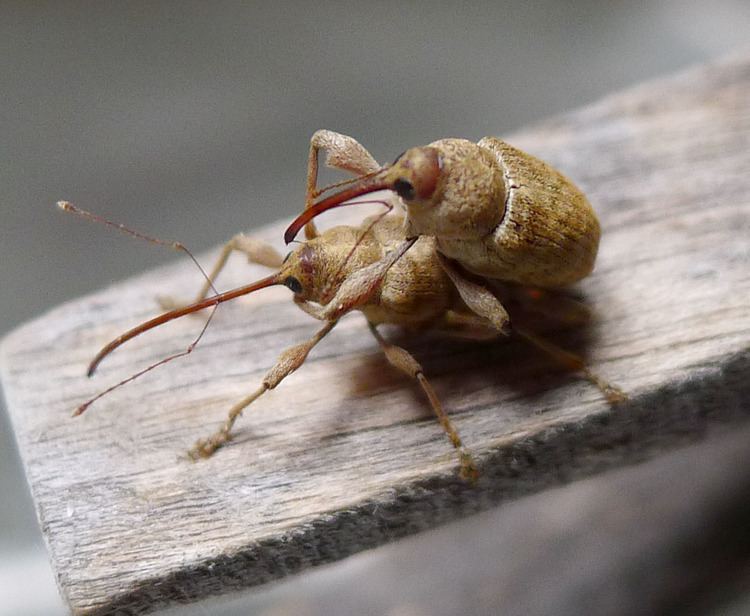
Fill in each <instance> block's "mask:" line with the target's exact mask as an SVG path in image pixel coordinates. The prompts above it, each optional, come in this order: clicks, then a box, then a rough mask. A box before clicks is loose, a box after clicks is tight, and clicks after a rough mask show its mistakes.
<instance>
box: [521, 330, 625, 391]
mask: <svg viewBox="0 0 750 616" xmlns="http://www.w3.org/2000/svg"><path fill="white" fill-rule="evenodd" d="M513 331H515V332H516V333H517V334H518V335H519V336H521V337H522V338H524V339H525V340H527V341H528V342H530V343H531V344H532V345H534V346H535V347H536V348H538V349H539V350H541V351H544V353H546V354H547V355H549V356H550V357H552V358H553V359H554V360H555V361H557V362H558V363H560V364H562V365H563V366H565V367H566V368H568V369H569V370H571V371H574V372H579V373H580V374H582V375H583V376H584V378H585V379H586V380H588V381H589V382H591V383H593V384H594V385H596V387H597V388H599V390H600V391H601V392H602V394H604V397H605V398H606V399H607V402H609V403H610V404H618V403H619V402H624V401H625V400H627V399H628V396H627V394H626V393H625V392H624V391H622V390H621V389H620V388H619V387H617V386H616V385H612V384H611V383H609V382H607V381H606V380H605V379H603V378H602V377H600V376H599V375H598V374H596V373H595V372H593V371H592V370H591V369H590V368H589V367H588V366H587V365H586V362H585V361H584V360H583V358H582V357H580V356H578V355H576V354H575V353H571V352H570V351H566V350H565V349H562V348H560V347H559V346H557V345H556V344H553V343H551V342H550V341H549V340H546V339H544V338H542V337H540V336H537V335H536V334H532V333H531V332H529V331H527V330H525V329H522V328H518V327H514V328H513Z"/></svg>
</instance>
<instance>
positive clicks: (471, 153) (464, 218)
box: [387, 139, 505, 239]
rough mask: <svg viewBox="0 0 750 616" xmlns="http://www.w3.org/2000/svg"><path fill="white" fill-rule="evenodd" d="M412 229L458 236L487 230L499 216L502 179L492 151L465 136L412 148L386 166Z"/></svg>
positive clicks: (412, 230) (488, 231)
mask: <svg viewBox="0 0 750 616" xmlns="http://www.w3.org/2000/svg"><path fill="white" fill-rule="evenodd" d="M387 174H388V178H389V182H390V185H391V187H392V189H393V190H394V191H395V192H396V193H398V195H399V196H400V197H401V199H402V200H403V201H404V204H405V205H406V209H407V211H408V213H409V216H408V224H409V229H410V232H411V233H413V234H414V235H433V236H439V237H443V238H450V239H460V238H463V237H467V238H469V237H477V236H481V235H483V234H486V233H490V232H491V231H492V230H493V229H494V228H495V227H496V226H497V225H498V224H499V222H500V220H502V216H503V213H504V204H505V181H504V178H503V173H502V169H501V168H500V167H499V164H498V162H497V160H496V159H495V157H494V156H493V155H492V154H491V153H490V152H488V151H487V150H486V149H484V148H482V147H480V146H478V145H477V144H476V143H473V142H471V141H468V140H466V139H441V140H440V141H435V142H433V143H431V144H430V145H428V146H423V147H417V148H411V149H410V150H407V151H406V152H404V153H403V154H402V155H401V156H399V157H398V158H397V159H396V161H395V162H394V163H393V165H392V166H391V167H389V168H388V170H387Z"/></svg>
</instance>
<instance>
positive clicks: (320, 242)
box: [279, 226, 382, 303]
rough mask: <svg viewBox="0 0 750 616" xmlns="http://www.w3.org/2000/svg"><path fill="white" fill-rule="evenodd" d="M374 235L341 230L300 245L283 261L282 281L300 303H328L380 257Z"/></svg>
mask: <svg viewBox="0 0 750 616" xmlns="http://www.w3.org/2000/svg"><path fill="white" fill-rule="evenodd" d="M381 256H382V255H381V252H380V251H379V250H378V249H377V243H376V242H375V240H374V238H373V237H372V235H371V234H368V236H367V237H365V238H362V237H361V232H359V231H358V230H357V228H355V227H347V226H339V227H333V228H332V229H328V230H326V231H325V232H324V233H322V234H321V235H319V236H318V237H316V238H314V239H311V240H308V241H307V242H305V243H303V244H299V245H298V246H297V247H296V248H295V249H294V250H292V251H291V252H290V253H289V254H288V255H287V256H286V258H285V259H284V263H283V264H282V266H281V268H280V270H279V279H280V280H281V282H282V284H284V286H286V287H287V288H289V289H290V290H291V291H292V292H293V293H294V295H295V297H296V298H297V299H299V300H304V301H311V302H316V303H327V302H328V300H330V298H331V296H332V295H333V294H334V293H335V292H336V290H337V289H338V287H339V285H340V284H341V282H342V281H343V280H344V279H346V278H348V277H349V276H351V274H353V273H354V272H355V271H357V270H358V269H361V268H362V267H364V266H365V265H368V264H370V263H374V262H375V261H377V260H378V259H379V258H380V257H381Z"/></svg>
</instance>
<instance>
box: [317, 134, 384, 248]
mask: <svg viewBox="0 0 750 616" xmlns="http://www.w3.org/2000/svg"><path fill="white" fill-rule="evenodd" d="M321 150H322V151H323V152H325V154H326V158H325V164H326V166H328V167H333V168H334V169H341V170H343V171H349V172H350V173H353V174H354V175H356V176H363V175H368V174H370V173H375V172H376V171H379V170H380V165H378V163H377V161H376V160H375V159H374V158H373V157H372V155H371V154H370V153H369V152H368V151H367V150H366V149H365V148H364V146H363V145H362V144H360V143H359V142H358V141H357V140H356V139H354V138H352V137H349V136H347V135H342V134H341V133H336V132H334V131H331V130H319V131H316V132H315V133H314V134H313V136H312V138H311V139H310V152H309V154H308V157H307V194H306V196H305V209H307V208H309V207H310V206H311V205H312V204H313V203H314V202H315V199H317V198H318V197H319V196H320V195H321V193H323V192H324V191H325V190H327V189H328V188H333V187H334V186H341V185H342V184H347V183H349V182H350V181H351V180H346V181H344V182H340V183H338V184H334V185H333V186H329V187H327V188H325V189H319V188H318V153H319V152H320V151H321ZM317 236H318V231H317V229H316V227H315V223H314V222H312V221H310V222H308V223H307V224H306V225H305V237H306V238H307V239H308V240H311V239H313V238H314V237H317Z"/></svg>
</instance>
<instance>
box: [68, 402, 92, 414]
mask: <svg viewBox="0 0 750 616" xmlns="http://www.w3.org/2000/svg"><path fill="white" fill-rule="evenodd" d="M87 407H88V404H82V405H81V406H79V407H78V408H77V409H76V410H75V411H73V412H72V413H71V414H70V416H71V417H78V416H79V415H81V414H82V413H83V411H85V410H86V408H87Z"/></svg>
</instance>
